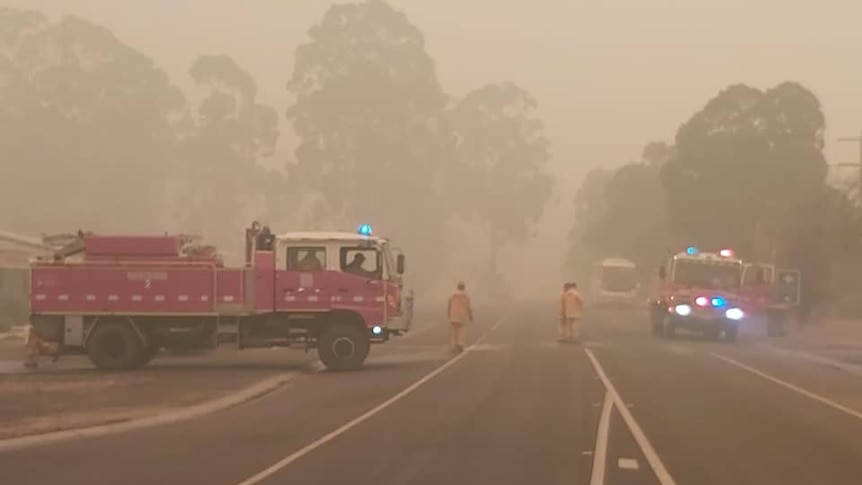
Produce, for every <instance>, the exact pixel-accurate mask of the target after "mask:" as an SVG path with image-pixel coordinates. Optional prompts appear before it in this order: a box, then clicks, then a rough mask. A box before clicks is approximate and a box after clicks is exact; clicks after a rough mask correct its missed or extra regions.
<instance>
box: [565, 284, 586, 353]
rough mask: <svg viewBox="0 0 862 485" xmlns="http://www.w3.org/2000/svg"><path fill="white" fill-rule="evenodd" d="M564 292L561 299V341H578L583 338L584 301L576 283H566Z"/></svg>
mask: <svg viewBox="0 0 862 485" xmlns="http://www.w3.org/2000/svg"><path fill="white" fill-rule="evenodd" d="M563 290H564V291H563V295H562V297H561V298H560V341H564V342H568V341H572V340H575V341H577V340H579V339H580V338H581V329H580V322H581V316H582V313H583V307H584V299H583V297H582V296H581V292H579V291H578V285H577V284H576V283H566V284H565V286H563Z"/></svg>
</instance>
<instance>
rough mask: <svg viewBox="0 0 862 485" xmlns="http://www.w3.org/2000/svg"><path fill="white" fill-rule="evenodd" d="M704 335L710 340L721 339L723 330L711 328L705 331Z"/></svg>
mask: <svg viewBox="0 0 862 485" xmlns="http://www.w3.org/2000/svg"><path fill="white" fill-rule="evenodd" d="M703 335H704V337H706V338H708V339H709V340H721V330H715V329H709V330H706V331H705V332H703Z"/></svg>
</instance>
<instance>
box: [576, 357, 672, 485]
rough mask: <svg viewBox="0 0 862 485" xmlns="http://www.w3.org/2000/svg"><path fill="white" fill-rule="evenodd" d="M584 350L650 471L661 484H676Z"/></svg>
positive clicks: (597, 362) (630, 414)
mask: <svg viewBox="0 0 862 485" xmlns="http://www.w3.org/2000/svg"><path fill="white" fill-rule="evenodd" d="M584 352H586V353H587V357H589V358H590V362H592V364H593V368H594V369H595V371H596V374H598V376H599V379H601V381H602V384H603V385H604V386H605V390H606V391H607V392H608V395H610V397H611V398H612V399H613V402H614V406H616V408H617V412H619V413H620V416H621V417H622V418H623V421H624V422H625V423H626V426H628V428H629V431H630V432H631V434H632V436H633V437H634V439H635V442H637V444H638V446H639V447H640V449H641V452H642V453H643V454H644V457H645V458H646V460H647V463H649V466H650V468H652V471H653V473H654V474H655V476H656V478H657V479H658V481H659V483H661V484H662V485H676V481H674V479H673V477H671V475H670V472H668V471H667V468H666V467H665V466H664V463H662V461H661V459H660V458H659V457H658V453H656V451H655V448H653V447H652V444H650V442H649V439H647V437H646V434H645V433H644V432H643V430H642V429H641V427H640V425H639V424H638V423H637V421H635V418H634V416H632V413H631V411H629V409H628V408H627V407H626V405H625V403H624V402H623V399H622V397H620V394H619V393H618V392H617V390H616V388H615V387H614V385H613V384H611V381H610V379H608V376H607V375H606V374H605V371H604V369H602V366H601V365H600V364H599V361H598V359H596V356H595V355H593V352H592V351H591V350H590V349H588V348H584Z"/></svg>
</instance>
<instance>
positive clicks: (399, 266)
mask: <svg viewBox="0 0 862 485" xmlns="http://www.w3.org/2000/svg"><path fill="white" fill-rule="evenodd" d="M395 272H396V273H398V274H404V255H403V254H399V255H398V256H397V257H396V258H395Z"/></svg>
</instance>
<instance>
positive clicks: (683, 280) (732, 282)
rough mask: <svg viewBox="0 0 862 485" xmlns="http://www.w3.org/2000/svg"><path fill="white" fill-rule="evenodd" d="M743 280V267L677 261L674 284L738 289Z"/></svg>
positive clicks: (728, 264)
mask: <svg viewBox="0 0 862 485" xmlns="http://www.w3.org/2000/svg"><path fill="white" fill-rule="evenodd" d="M741 279H742V265H740V264H736V263H716V262H706V261H687V260H677V261H676V263H675V265H674V272H673V282H674V283H676V284H678V285H683V286H688V287H699V288H714V289H731V288H738V287H739V285H740V281H741Z"/></svg>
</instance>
